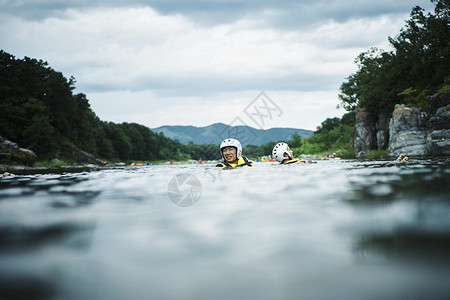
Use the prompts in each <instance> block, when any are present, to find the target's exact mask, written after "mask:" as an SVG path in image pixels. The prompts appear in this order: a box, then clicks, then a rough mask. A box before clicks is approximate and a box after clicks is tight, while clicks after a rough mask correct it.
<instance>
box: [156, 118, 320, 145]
mask: <svg viewBox="0 0 450 300" xmlns="http://www.w3.org/2000/svg"><path fill="white" fill-rule="evenodd" d="M152 131H154V132H157V133H160V132H162V133H163V134H164V136H166V137H169V138H171V139H173V140H178V141H179V142H181V143H183V144H187V143H189V142H193V143H194V144H216V145H217V144H219V143H220V142H221V141H222V140H224V139H226V138H235V139H238V140H239V141H240V142H241V144H242V146H243V147H245V146H247V145H256V146H259V145H262V144H265V143H268V142H276V141H286V140H288V139H289V138H290V137H292V136H293V135H294V134H298V135H299V136H301V137H304V136H308V135H311V134H312V133H313V131H312V130H306V129H297V128H270V129H256V128H253V127H250V126H244V125H238V126H229V125H226V124H223V123H215V124H212V125H209V126H205V127H195V126H180V125H174V126H172V125H166V126H161V127H158V128H152Z"/></svg>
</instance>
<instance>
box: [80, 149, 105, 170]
mask: <svg viewBox="0 0 450 300" xmlns="http://www.w3.org/2000/svg"><path fill="white" fill-rule="evenodd" d="M73 157H74V159H75V160H76V161H77V162H78V163H91V164H96V165H100V166H101V165H103V161H101V160H100V159H98V158H96V157H95V156H94V155H92V154H90V153H88V152H86V151H82V150H80V149H76V150H74V151H73Z"/></svg>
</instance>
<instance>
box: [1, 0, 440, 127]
mask: <svg viewBox="0 0 450 300" xmlns="http://www.w3.org/2000/svg"><path fill="white" fill-rule="evenodd" d="M415 5H418V6H420V7H422V8H424V9H426V10H427V11H431V10H432V9H433V5H432V4H431V2H430V1H429V0H395V1H393V0H378V1H373V0H346V1H344V0H340V1H335V0H302V1H280V2H276V1H267V0H245V1H225V0H215V1H211V0H209V1H207V0H204V1H183V0H159V1H148V0H147V1H144V0H110V1H106V0H105V1H92V0H72V1H65V0H61V1H55V0H0V48H1V49H3V50H5V51H6V52H8V53H10V54H13V55H14V56H16V57H17V58H23V57H24V56H28V57H32V58H38V59H42V60H44V61H47V62H48V63H49V64H50V66H51V67H52V68H53V69H55V70H56V71H60V72H62V73H63V74H64V76H65V77H66V78H69V77H70V76H74V77H75V78H76V80H77V83H76V90H75V92H77V93H84V94H86V95H87V97H88V99H89V101H90V104H91V107H92V108H93V110H94V111H95V113H96V114H97V115H98V116H99V117H100V119H102V120H105V121H113V122H137V123H140V124H143V125H146V126H149V127H151V128H153V127H158V126H161V125H194V126H205V125H209V124H212V123H216V122H223V123H226V124H230V123H233V122H234V124H233V125H238V123H244V124H247V125H250V126H253V127H258V126H257V125H261V123H260V124H255V118H253V119H252V118H251V117H249V115H248V114H246V113H245V112H246V111H247V112H249V111H250V110H251V109H252V108H254V107H256V108H254V112H258V111H256V109H258V108H257V107H260V110H259V112H260V113H261V114H262V112H263V111H264V110H263V108H262V107H261V106H260V104H261V101H266V104H267V103H268V105H269V106H270V105H271V106H272V107H276V108H277V111H275V110H272V111H273V112H274V113H273V114H270V111H269V110H267V109H266V112H267V113H266V114H265V116H268V117H266V119H265V122H264V124H263V126H262V127H264V128H272V127H294V128H302V129H312V130H314V129H315V128H316V127H317V126H318V125H320V123H321V122H322V121H324V120H325V119H326V118H328V117H335V116H339V117H340V116H342V114H343V113H344V111H343V110H342V109H340V110H338V109H336V105H337V104H338V103H339V100H338V93H339V87H340V85H341V83H342V82H344V81H345V78H346V77H348V76H349V75H350V74H352V73H353V72H355V71H356V65H355V64H354V58H355V57H356V56H357V55H358V54H359V53H361V52H363V51H366V50H368V49H369V48H370V47H378V48H381V49H384V50H389V49H390V48H389V44H388V42H387V40H388V36H392V37H394V36H395V35H397V34H398V33H399V31H400V29H401V28H402V27H403V26H404V24H405V20H407V19H408V18H409V14H410V12H411V9H412V8H413V7H414V6H415ZM261 91H264V92H265V94H266V95H267V97H268V98H269V99H266V100H261V99H260V98H258V99H255V98H256V97H257V96H258V95H259V94H260V92H261ZM254 100H256V101H254ZM249 105H250V106H249ZM266 108H267V107H266ZM275 112H276V113H275ZM250 115H251V114H250ZM236 120H238V121H236ZM259 127H261V126H259Z"/></svg>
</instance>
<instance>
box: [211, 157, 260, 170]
mask: <svg viewBox="0 0 450 300" xmlns="http://www.w3.org/2000/svg"><path fill="white" fill-rule="evenodd" d="M254 166H255V165H254V164H253V163H252V162H251V161H249V160H248V159H247V157H245V156H241V157H239V159H238V162H237V163H229V162H226V161H221V162H220V163H218V164H217V165H216V167H232V168H240V167H254Z"/></svg>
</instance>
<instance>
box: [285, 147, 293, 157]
mask: <svg viewBox="0 0 450 300" xmlns="http://www.w3.org/2000/svg"><path fill="white" fill-rule="evenodd" d="M287 153H289V155H288V154H286V153H284V155H283V156H284V157H286V158H288V159H293V158H294V152H293V151H292V150H291V148H289V146H288V147H287Z"/></svg>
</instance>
